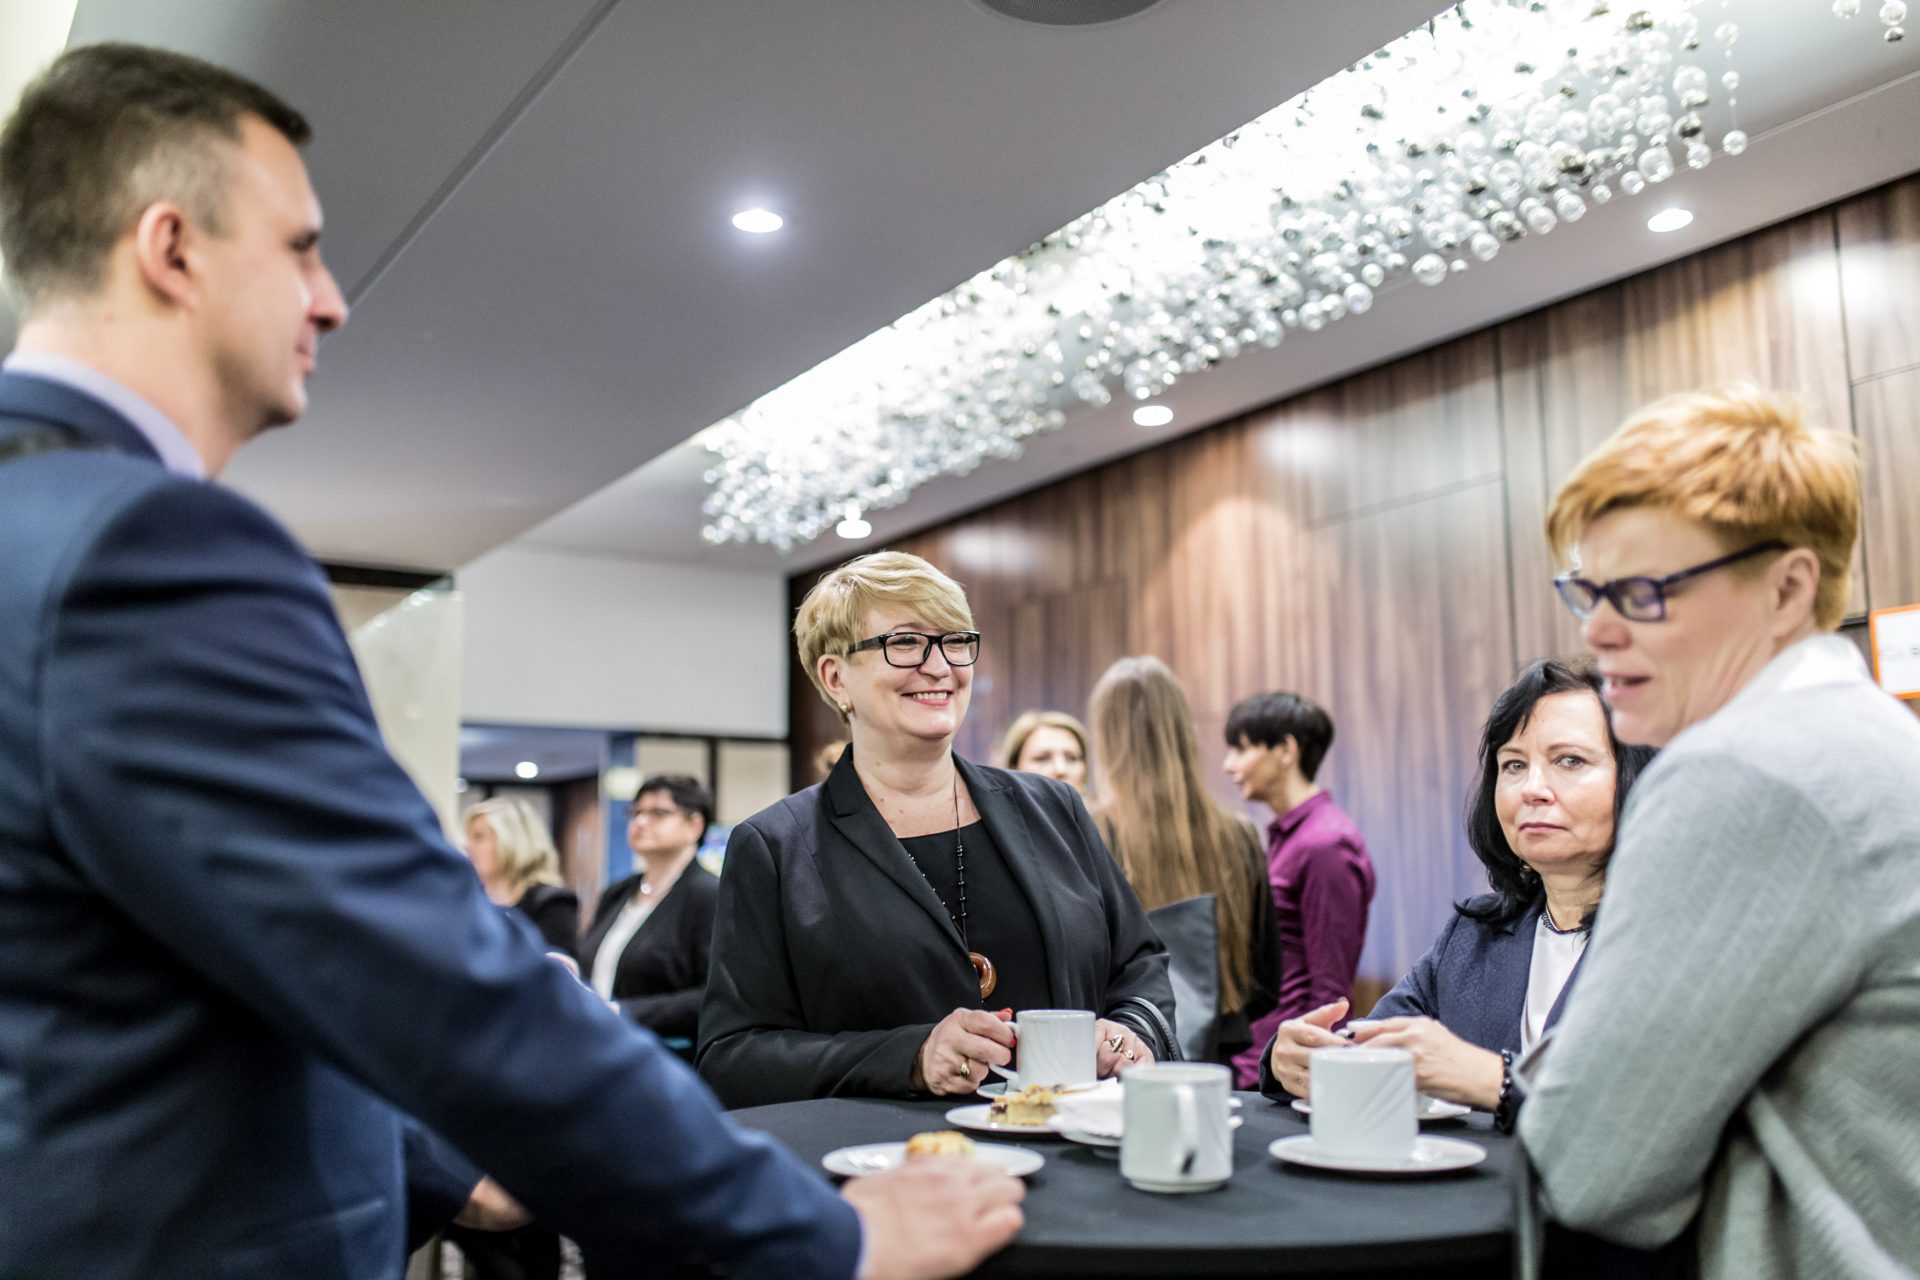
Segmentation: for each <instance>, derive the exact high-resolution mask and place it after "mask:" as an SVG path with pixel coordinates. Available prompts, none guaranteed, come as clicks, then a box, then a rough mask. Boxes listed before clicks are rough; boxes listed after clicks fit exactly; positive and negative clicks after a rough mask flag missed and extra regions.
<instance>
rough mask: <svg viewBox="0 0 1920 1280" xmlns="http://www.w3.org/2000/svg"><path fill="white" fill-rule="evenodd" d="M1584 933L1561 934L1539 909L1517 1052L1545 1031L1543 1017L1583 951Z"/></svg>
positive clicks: (1545, 1018) (1536, 1039)
mask: <svg viewBox="0 0 1920 1280" xmlns="http://www.w3.org/2000/svg"><path fill="white" fill-rule="evenodd" d="M1588 936H1589V935H1588V933H1587V931H1586V930H1585V929H1575V930H1573V931H1572V932H1570V933H1561V932H1560V931H1559V930H1557V929H1555V928H1554V927H1553V925H1552V924H1551V923H1549V922H1548V919H1547V911H1546V908H1545V907H1542V908H1541V909H1540V924H1539V926H1538V927H1537V928H1536V929H1535V931H1534V935H1533V967H1532V968H1531V969H1529V970H1528V972H1527V1008H1526V1012H1525V1013H1524V1014H1523V1015H1522V1016H1521V1018H1520V1052H1522V1053H1525V1052H1526V1051H1527V1050H1529V1049H1531V1048H1533V1046H1534V1044H1535V1042H1536V1041H1538V1040H1539V1039H1540V1036H1541V1033H1542V1032H1544V1031H1545V1030H1546V1027H1547V1015H1548V1014H1550V1013H1552V1012H1553V1002H1554V1001H1556V1000H1558V999H1559V998H1560V992H1561V991H1562V990H1563V989H1564V988H1565V987H1566V985H1567V979H1568V978H1569V977H1570V976H1572V974H1573V966H1574V965H1576V964H1578V963H1580V953H1581V952H1583V951H1585V950H1586V949H1587V938H1588Z"/></svg>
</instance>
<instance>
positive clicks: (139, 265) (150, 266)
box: [133, 200, 203, 307]
mask: <svg viewBox="0 0 1920 1280" xmlns="http://www.w3.org/2000/svg"><path fill="white" fill-rule="evenodd" d="M200 234H203V233H202V232H200V230H199V229H198V228H197V227H195V226H194V225H193V223H192V222H191V221H190V220H189V219H188V218H187V215H186V213H185V212H184V211H183V210H182V209H181V208H180V206H179V205H177V204H174V203H172V202H171V201H167V200H156V201H154V202H153V203H152V204H150V205H148V206H147V207H146V208H145V209H144V210H142V211H141V213H140V220H139V221H138V222H136V223H134V226H133V263H134V270H135V271H136V272H137V273H138V275H139V278H140V283H141V284H143V285H145V286H146V287H147V289H148V290H150V291H151V292H152V293H153V294H155V295H157V296H158V297H159V298H161V299H164V300H165V301H167V302H169V303H171V304H173V305H174V306H181V307H184V306H190V305H192V303H193V301H194V300H195V298H196V297H197V296H198V294H199V281H198V279H197V276H196V272H195V270H194V264H193V261H192V254H191V249H192V240H193V238H194V237H195V236H196V235H200Z"/></svg>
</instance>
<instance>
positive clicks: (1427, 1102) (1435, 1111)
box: [1293, 1098, 1473, 1124]
mask: <svg viewBox="0 0 1920 1280" xmlns="http://www.w3.org/2000/svg"><path fill="white" fill-rule="evenodd" d="M1293 1109H1294V1110H1295V1111H1298V1112H1299V1113H1300V1114H1301V1115H1303V1116H1310V1115H1312V1114H1313V1106H1312V1104H1311V1103H1309V1102H1308V1101H1307V1100H1306V1099H1305V1098H1295V1099H1294V1100H1293ZM1472 1110H1473V1108H1472V1107H1463V1106H1461V1105H1460V1104H1459V1103H1457V1102H1442V1101H1441V1100H1440V1099H1438V1098H1422V1099H1421V1100H1420V1123H1421V1124H1433V1123H1434V1122H1435V1121H1439V1120H1458V1119H1459V1118H1460V1117H1461V1116H1464V1115H1466V1114H1467V1113H1468V1112H1470V1111H1472Z"/></svg>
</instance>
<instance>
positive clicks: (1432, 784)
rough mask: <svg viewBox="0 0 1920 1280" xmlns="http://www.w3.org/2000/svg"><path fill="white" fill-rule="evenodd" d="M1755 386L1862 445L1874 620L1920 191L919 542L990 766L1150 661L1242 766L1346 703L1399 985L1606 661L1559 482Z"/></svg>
mask: <svg viewBox="0 0 1920 1280" xmlns="http://www.w3.org/2000/svg"><path fill="white" fill-rule="evenodd" d="M1322 340H1323V341H1324V340H1328V339H1322ZM1332 340H1337V337H1336V338H1334V339H1332ZM1734 379H1746V380H1751V381H1755V382H1759V383H1761V384H1763V385H1768V386H1773V387H1778V388H1781V389H1785V390H1791V391H1794V392H1796V393H1798V394H1799V395H1801V396H1802V397H1804V398H1805V399H1806V400H1807V402H1808V403H1809V404H1810V405H1811V407H1812V409H1813V412H1814V413H1815V414H1816V415H1817V417H1818V418H1819V419H1820V420H1822V421H1823V422H1825V423H1827V424H1829V425H1832V426H1835V427H1839V428H1844V429H1851V430H1853V431H1854V432H1855V433H1856V434H1857V435H1858V437H1859V438H1860V441H1861V444H1862V448H1863V453H1864V456H1865V460H1866V464H1867V476H1868V486H1867V509H1866V528H1865V530H1864V533H1863V549H1862V555H1861V556H1860V557H1859V558H1857V564H1858V565H1859V566H1861V567H1863V568H1864V572H1860V571H1859V569H1856V576H1855V582H1854V587H1853V595H1852V609H1853V610H1854V611H1856V612H1858V611H1864V610H1865V609H1866V608H1868V607H1881V606H1885V605H1890V604H1896V603H1912V602H1920V496H1917V495H1920V429H1916V425H1915V419H1914V414H1915V405H1916V404H1920V175H1916V176H1914V177H1910V178H1907V179H1905V180H1903V181H1901V182H1898V183H1895V184H1893V185H1891V186H1888V187H1885V188H1882V189H1880V190H1878V191H1874V192H1870V193H1868V194H1866V195H1863V196H1859V197H1856V198H1854V199H1851V200H1849V201H1847V202H1845V203H1843V204H1841V205H1838V206H1834V207H1831V208H1828V209H1824V210H1821V211H1819V212H1816V213H1812V214H1808V215H1805V216H1803V217H1800V218H1796V219H1794V220H1792V221H1790V222H1787V223H1783V224H1781V225H1779V226H1776V227H1772V228H1769V229H1767V230H1764V231H1761V232H1757V233H1755V234H1753V235H1749V236H1746V237H1744V238H1743V239H1740V240H1738V241H1734V242H1732V243H1729V244H1726V245H1723V246H1720V247H1718V248H1715V249H1711V250H1708V251H1706V252H1704V253H1701V254H1698V255H1696V256H1694V257H1692V258H1688V259H1685V260H1683V261H1680V262H1676V263H1672V264H1670V265H1668V266H1665V267H1661V268H1658V269H1656V270H1653V271H1649V272H1646V273H1644V274H1642V275H1639V276H1635V277H1632V278H1630V279H1627V280H1624V281H1620V282H1618V283H1615V284H1613V285H1609V286H1606V287H1603V288H1601V289H1597V290H1595V291H1593V292H1591V293H1588V294H1585V295H1582V296H1580V297H1577V298H1574V299H1571V300H1568V301H1566V302H1562V303H1558V304H1556V305H1554V306H1551V307H1547V308H1545V309H1543V310H1540V311H1537V312H1534V313H1532V314H1530V315H1527V316H1524V317H1521V318H1519V319H1517V320H1513V321H1509V322H1507V323H1505V324H1502V325H1500V326H1497V327H1496V328H1494V329H1490V330H1486V331H1483V332H1480V333H1477V334H1473V335H1470V336H1468V337H1465V338H1460V339H1457V340H1455V341H1452V342H1448V343H1446V344H1443V345H1441V346H1438V347H1434V348H1431V349H1429V350H1426V351H1422V352H1419V353H1416V354H1414V355H1410V356H1407V357H1404V358H1402V359H1400V360H1397V361H1395V362H1393V363H1392V364H1389V365H1386V366H1383V367H1380V368H1377V369H1373V370H1369V371H1367V372H1365V373H1362V374H1359V375H1357V376H1354V377H1351V378H1348V379H1346V380H1344V381H1342V382H1339V383H1336V384H1333V385H1331V386H1327V387H1323V388H1320V389H1318V390H1315V391H1311V392H1308V393H1306V394H1304V395H1299V396H1296V397H1294V398H1292V399H1290V400H1287V401H1284V402H1281V403H1278V404H1274V405H1271V406H1268V407H1266V408H1264V409H1261V410H1258V411H1256V412H1254V413H1251V414H1248V415H1246V416H1244V417H1241V418H1238V419H1234V420H1232V421H1228V422H1224V423H1221V424H1218V425H1216V426H1214V427H1211V428H1208V429H1206V430H1204V431H1201V432H1197V433H1195V434H1193V435H1190V436H1186V437H1183V438H1181V439H1179V440H1176V441H1172V442H1170V443H1168V444H1165V445H1163V446H1161V447H1158V448H1156V449H1153V450H1150V451H1148V452H1145V453H1141V454H1136V455H1134V456H1133V457H1129V458H1124V459H1121V460H1118V461H1115V462H1112V463H1108V464H1106V465H1104V466H1101V467H1099V468H1097V469H1095V470H1092V471H1088V472H1085V473H1082V474H1080V475H1076V476H1072V477H1070V478H1068V479H1065V480H1062V481H1059V482H1056V483H1054V484H1051V485H1048V486H1046V487H1045V488H1042V489H1039V490H1036V491H1034V492H1031V493H1027V494H1024V495H1021V496H1019V497H1016V498H1012V499H1009V500H1007V501H1004V502H1001V503H998V504H996V505H994V506H992V507H988V508H986V509H984V510H982V511H979V512H976V513H973V514H971V515H968V516H964V517H961V518H959V519H956V520H953V521H950V522H948V523H946V524H943V525H941V526H939V527H936V528H932V529H928V530H925V531H923V532H921V533H919V534H916V535H914V536H912V537H909V538H905V539H901V540H899V541H898V542H897V543H896V544H895V545H896V546H897V547H898V548H899V549H902V550H906V551H912V552H914V553H916V554H919V555H923V556H925V557H927V558H928V559H929V560H931V561H933V562H934V563H936V564H938V565H940V566H941V567H942V568H944V569H946V570H947V571H948V572H949V573H951V574H953V575H954V577H956V578H957V579H958V580H959V581H960V582H961V583H962V585H964V586H965V587H966V588H967V591H968V595H969V599H970V601H971V603H972V605H973V610H974V616H975V619H976V621H977V623H978V625H979V626H980V629H981V631H982V632H983V633H984V634H985V637H986V639H985V647H984V650H983V653H982V657H981V661H980V666H979V668H978V670H977V675H976V679H975V683H974V696H973V706H972V710H971V712H970V714H969V717H968V721H967V724H966V726H965V728H964V730H963V732H962V735H961V741H960V750H961V751H962V753H963V754H966V755H968V756H969V757H970V758H974V759H984V758H986V756H987V754H988V752H989V751H990V749H991V746H992V744H993V741H994V738H995V736H996V735H997V734H998V733H999V732H1000V730H1001V729H1002V728H1003V727H1004V726H1005V725H1006V724H1007V723H1008V722H1009V721H1011V720H1012V719H1013V717H1014V716H1015V715H1017V714H1018V713H1019V712H1021V711H1023V710H1026V709H1028V708H1031V707H1053V708H1059V709H1062V710H1066V711H1070V712H1072V713H1074V714H1076V715H1082V716H1084V714H1085V710H1086V701H1087V694H1088V692H1089V691H1090V689H1091V688H1092V685H1093V683H1094V681H1095V680H1096V679H1097V678H1098V677H1099V675H1100V673H1101V672H1102V671H1103V670H1105V668H1106V666H1107V665H1108V664H1109V663H1111V662H1112V661H1114V660H1115V659H1116V658H1119V657H1121V656H1123V655H1126V654H1132V653H1153V654H1157V655H1159V656H1160V657H1161V658H1163V659H1165V660H1166V661H1167V662H1168V663H1169V664H1170V665H1171V666H1172V667H1173V668H1174V670H1175V671H1177V672H1179V673H1180V676H1181V678H1182V680H1183V682H1184V683H1185V685H1186V688H1187V693H1188V696H1189V697H1190V698H1191V700H1192V702H1193V707H1194V714H1195V717H1196V719H1197V721H1198V723H1199V729H1200V734H1201V740H1202V743H1203V746H1204V747H1205V748H1206V749H1207V750H1208V752H1209V753H1210V754H1213V755H1217V753H1218V752H1219V751H1221V750H1223V749H1224V743H1223V741H1222V736H1223V732H1224V728H1225V723H1226V716H1227V713H1228V711H1229V710H1230V709H1231V708H1232V706H1233V704H1234V703H1235V702H1237V701H1238V700H1239V699H1241V698H1243V697H1245V696H1247V695H1248V694H1251V693H1255V692H1260V691H1262V690H1269V689H1293V690H1298V691H1300V692H1302V693H1305V694H1307V695H1308V696H1310V697H1313V698H1315V699H1316V700H1318V701H1320V702H1321V703H1323V704H1324V705H1325V706H1326V707H1327V708H1328V710H1329V711H1330V712H1331V713H1332V715H1333V717H1334V721H1335V725H1336V736H1335V741H1334V745H1333V749H1332V751H1331V752H1330V753H1329V755H1328V757H1327V761H1326V764H1325V765H1324V767H1323V769H1322V773H1321V780H1322V781H1323V782H1324V783H1326V785H1327V786H1328V788H1329V789H1330V790H1331V791H1333V793H1334V794H1335V796H1336V797H1337V798H1338V799H1339V801H1340V802H1341V803H1342V804H1343V805H1345V806H1346V807H1347V809H1348V810H1349V811H1351V812H1352V813H1353V815H1354V817H1355V818H1356V820H1357V821H1358V822H1359V825H1360V828H1361V830H1362V831H1363V832H1364V833H1365V835H1366V837H1367V840H1368V842H1369V845H1370V847H1371V850H1372V853H1373V857H1374V861H1375V864H1376V867H1377V869H1378V872H1379V883H1380V889H1379V896H1378V898H1377V899H1376V901H1375V905H1374V910H1373V914H1372V919H1371V921H1370V922H1369V928H1368V945H1367V949H1366V952H1365V955H1364V956H1363V958H1362V962H1361V972H1362V975H1363V977H1365V978H1368V979H1372V980H1375V981H1381V982H1390V981H1392V980H1393V979H1394V978H1396V977H1397V976H1398V975H1399V974H1401V973H1403V972H1405V971H1406V969H1407V968H1408V967H1409V966H1410V965H1411V964H1412V962H1413V961H1414V960H1415V959H1417V958H1418V957H1419V955H1420V954H1421V952H1422V951H1424V950H1425V949H1426V947H1427V945H1428V943H1429V942H1430V941H1431V940H1432V938H1433V936H1434V934H1435V933H1436V932H1437V931H1438V930H1439V928H1440V926H1441V925H1442V924H1443V923H1444V922H1445V919H1446V917H1447V914H1448V912H1449V910H1450V904H1451V903H1452V902H1453V901H1455V900H1456V899H1458V898H1460V897H1463V896H1465V895H1467V894H1470V893H1474V892H1479V891H1481V890H1483V889H1484V887H1485V880H1484V877H1483V875H1482V874H1481V871H1480V868H1479V865H1478V863H1477V862H1476V861H1475V860H1474V858H1473V856H1472V854H1471V852H1470V851H1469V850H1468V848H1467V846H1466V842H1465V839H1464V837H1463V836H1462V833H1461V811H1462V808H1463V806H1464V803H1465V798H1466V794H1467V791H1468V788H1469V786H1470V784H1471V781H1472V777H1473V760H1472V754H1473V748H1474V746H1475V743H1476V741H1477V735H1478V728H1479V725H1480V723H1481V721H1482V719H1483V718H1484V716H1485V714H1486V711H1487V708H1488V706H1489V704H1490V703H1491V702H1492V700H1493V698H1494V696H1495V695H1496V694H1497V693H1498V692H1499V691H1500V690H1501V689H1502V688H1504V687H1505V686H1506V684H1507V682H1508V680H1509V679H1510V678H1511V677H1512V674H1513V672H1514V671H1515V670H1516V669H1517V668H1518V666H1520V665H1521V664H1522V663H1523V662H1525V661H1527V660H1530V659H1532V658H1534V657H1538V656H1542V655H1547V654H1556V653H1573V652H1577V651H1578V640H1577V636H1576V633H1575V631H1574V628H1573V626H1572V623H1571V620H1570V619H1569V618H1568V617H1567V615H1566V613H1565V611H1564V610H1563V609H1562V608H1561V606H1560V605H1559V603H1558V601H1557V600H1556V599H1555V597H1554V595H1553V591H1552V588H1551V585H1550V583H1551V578H1552V576H1553V567H1552V565H1551V562H1550V561H1549V558H1548V555H1547V550H1546V545H1545V541H1544V539H1543V537H1542V535H1541V527H1542V520H1543V516H1544V511H1545V507H1546V504H1547V502H1548V500H1549V498H1550V496H1551V494H1552V491H1553V489H1554V487H1555V486H1556V484H1557V483H1558V481H1559V479H1560V478H1561V477H1563V476H1564V475H1565V474H1566V473H1567V472H1568V471H1569V470H1570V469H1571V468H1572V467H1573V465H1574V464H1575V463H1576V462H1577V461H1578V460H1579V459H1580V458H1581V457H1582V456H1583V455H1584V454H1585V453H1586V452H1587V451H1588V450H1590V449H1591V448H1592V447H1593V446H1594V445H1596V444H1598V443H1599V442H1600V441H1601V440H1602V439H1604V438H1605V437H1606V436H1607V435H1608V434H1609V433H1610V432H1611V431H1612V430H1613V428H1614V427H1615V426H1616V425H1617V424H1618V423H1619V422H1620V420H1621V419H1622V418H1623V417H1624V416H1625V415H1626V414H1627V413H1628V412H1630V411H1631V410H1633V409H1635V408H1637V407H1638V406H1640V405H1642V404H1644V403H1646V402H1647V401H1648V400H1651V399H1653V398H1655V397H1657V396H1660V395H1664V394H1667V393H1669V392H1673V391H1680V390H1686V389H1691V388H1695V387H1699V386H1704V385H1711V384H1713V383H1716V382H1722V381H1729V380H1734ZM817 576H818V575H817V574H812V573H810V574H805V575H800V576H797V577H796V578H795V579H793V581H792V582H791V584H790V590H791V594H792V599H793V603H794V605H795V606H796V607H797V606H798V604H799V601H800V598H801V597H802V596H803V595H804V594H805V591H806V589H807V587H809V586H810V585H811V584H812V582H813V581H814V579H815V578H816V577H817ZM792 690H793V692H792V717H791V727H792V737H793V747H794V752H793V758H794V759H795V760H796V761H804V760H806V759H807V758H808V757H809V756H810V755H811V753H812V750H813V748H814V746H815V745H816V744H817V743H819V742H822V741H825V740H826V739H828V738H830V737H834V736H837V735H838V733H839V732H840V726H839V724H838V722H837V720H836V719H835V718H834V716H833V715H832V713H831V712H830V711H829V710H828V709H827V707H826V706H825V705H824V704H823V703H822V702H821V701H820V700H819V698H818V697H817V696H816V695H815V694H814V692H813V689H812V687H811V685H810V684H809V683H808V681H807V679H806V677H805V675H804V673H801V672H800V671H799V670H798V669H797V667H796V669H795V672H794V678H793V682H792ZM1210 764H1211V766H1212V768H1213V770H1214V783H1215V785H1216V788H1217V790H1218V793H1219V794H1220V795H1221V797H1222V798H1223V799H1235V795H1234V792H1233V789H1232V788H1231V787H1230V786H1229V785H1228V784H1227V782H1226V779H1225V778H1224V776H1223V775H1221V774H1220V773H1219V771H1218V761H1217V759H1214V760H1212V761H1210ZM795 781H796V785H801V784H804V783H805V782H807V781H810V779H802V778H796V780H795ZM1236 802H1237V800H1236ZM1257 816H1259V817H1261V818H1264V817H1265V815H1264V813H1262V814H1259V815H1257Z"/></svg>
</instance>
